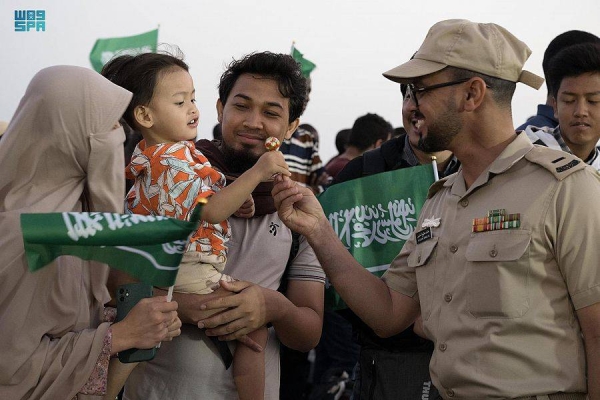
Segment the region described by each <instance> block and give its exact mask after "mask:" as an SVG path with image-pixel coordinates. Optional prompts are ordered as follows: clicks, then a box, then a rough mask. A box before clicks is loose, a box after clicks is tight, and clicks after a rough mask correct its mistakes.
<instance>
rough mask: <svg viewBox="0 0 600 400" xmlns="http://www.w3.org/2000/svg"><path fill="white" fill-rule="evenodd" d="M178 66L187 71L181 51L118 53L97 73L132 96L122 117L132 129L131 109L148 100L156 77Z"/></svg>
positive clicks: (152, 91) (133, 122)
mask: <svg viewBox="0 0 600 400" xmlns="http://www.w3.org/2000/svg"><path fill="white" fill-rule="evenodd" d="M174 67H177V68H181V69H183V70H185V71H188V70H189V67H188V65H187V64H186V63H185V62H184V61H183V54H181V53H179V54H177V55H172V54H169V53H164V52H163V53H142V54H138V55H122V56H118V57H116V58H113V59H112V60H110V61H109V62H108V63H107V64H106V65H105V66H104V67H103V68H102V72H101V74H102V75H103V76H104V77H105V78H107V79H108V80H110V81H111V82H113V83H114V84H116V85H119V86H121V87H122V88H125V89H127V90H129V91H130V92H131V93H133V98H132V99H131V102H130V103H129V106H128V107H127V110H125V114H124V115H123V118H124V119H125V121H126V122H127V123H128V124H129V126H131V127H132V128H134V129H135V128H136V127H137V124H136V123H135V117H134V115H133V110H134V109H135V108H136V107H137V106H139V105H143V106H146V105H148V104H149V103H150V100H152V96H153V94H154V88H155V87H156V83H157V80H158V76H159V75H160V74H161V73H162V72H164V71H165V70H167V69H170V68H174Z"/></svg>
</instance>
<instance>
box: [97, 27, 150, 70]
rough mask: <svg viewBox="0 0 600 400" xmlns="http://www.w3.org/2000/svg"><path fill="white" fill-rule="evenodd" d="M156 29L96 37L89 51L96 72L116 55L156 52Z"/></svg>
mask: <svg viewBox="0 0 600 400" xmlns="http://www.w3.org/2000/svg"><path fill="white" fill-rule="evenodd" d="M157 44H158V29H155V30H153V31H150V32H146V33H142V34H139V35H135V36H127V37H118V38H109V39H98V40H96V43H95V44H94V47H93V48H92V52H91V53H90V62H91V63H92V67H94V69H95V70H96V71H97V72H100V71H102V67H103V66H104V64H106V63H107V62H109V61H110V60H111V59H112V58H113V57H114V56H116V55H119V56H120V55H124V54H133V55H135V54H140V53H156V47H157Z"/></svg>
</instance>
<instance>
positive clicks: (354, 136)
mask: <svg viewBox="0 0 600 400" xmlns="http://www.w3.org/2000/svg"><path fill="white" fill-rule="evenodd" d="M393 130H394V129H393V128H392V125H391V124H390V123H389V122H388V121H386V120H385V119H383V118H382V117H381V116H379V115H377V114H371V113H368V114H365V115H363V116H361V117H358V118H357V119H356V121H354V125H352V131H351V132H350V136H349V137H348V143H347V144H346V150H345V151H344V152H343V153H342V154H340V155H339V156H338V157H337V158H336V159H335V160H334V161H332V162H331V163H329V164H328V166H327V168H326V169H325V171H326V172H327V173H328V174H329V175H330V176H331V177H333V179H334V181H335V177H336V176H337V174H338V173H339V172H340V171H341V170H342V169H343V168H344V167H345V166H346V164H348V162H349V161H350V160H352V159H354V158H356V157H358V156H360V155H361V154H363V153H364V152H365V151H367V150H371V149H376V148H377V147H379V146H381V144H382V143H383V142H385V141H386V140H388V139H389V138H390V137H391V135H392V131H393Z"/></svg>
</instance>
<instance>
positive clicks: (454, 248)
mask: <svg viewBox="0 0 600 400" xmlns="http://www.w3.org/2000/svg"><path fill="white" fill-rule="evenodd" d="M457 251H458V247H456V246H455V245H452V246H450V252H452V253H456V252H457Z"/></svg>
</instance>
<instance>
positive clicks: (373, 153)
mask: <svg viewBox="0 0 600 400" xmlns="http://www.w3.org/2000/svg"><path fill="white" fill-rule="evenodd" d="M362 158H363V176H367V175H373V174H378V173H380V172H383V171H385V159H384V158H383V154H382V152H381V147H378V148H376V149H373V150H369V151H366V152H364V153H363V155H362Z"/></svg>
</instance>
